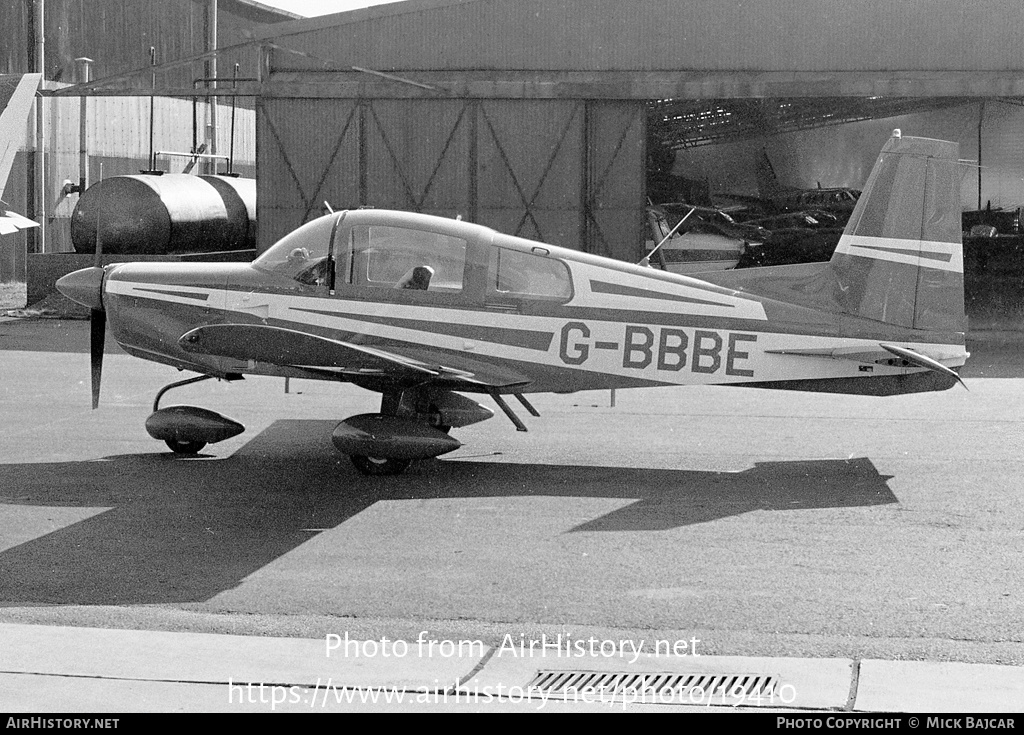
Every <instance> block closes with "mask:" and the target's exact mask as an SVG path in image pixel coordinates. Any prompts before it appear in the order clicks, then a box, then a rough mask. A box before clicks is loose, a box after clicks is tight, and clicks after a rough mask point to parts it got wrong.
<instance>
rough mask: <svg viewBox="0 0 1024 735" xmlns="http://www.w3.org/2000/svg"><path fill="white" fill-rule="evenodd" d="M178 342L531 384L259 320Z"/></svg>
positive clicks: (326, 364)
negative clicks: (261, 322) (264, 323)
mask: <svg viewBox="0 0 1024 735" xmlns="http://www.w3.org/2000/svg"><path fill="white" fill-rule="evenodd" d="M178 344H179V345H180V346H181V348H182V349H183V350H185V351H186V352H192V353H198V354H203V355H213V356H217V357H229V358H233V359H236V360H246V361H249V360H252V361H255V362H266V363H270V364H273V365H283V366H290V367H297V368H313V369H318V370H329V371H332V372H337V373H339V374H341V375H344V376H346V377H349V378H356V377H381V378H388V379H393V380H395V381H413V382H416V383H421V384H422V383H430V382H433V381H437V382H444V383H446V384H449V385H450V384H452V383H464V384H465V386H466V388H467V389H471V388H476V389H481V388H482V389H485V390H487V391H488V392H489V391H490V390H493V389H499V388H510V387H515V386H521V385H526V384H527V383H529V382H530V380H529V378H526V377H524V376H522V375H519V374H517V373H514V372H511V371H508V370H503V369H501V368H499V367H496V366H493V365H490V364H488V363H482V362H479V361H473V362H471V363H465V364H462V365H461V366H460V368H455V367H451V366H446V365H444V364H442V362H441V361H440V360H443V358H444V356H443V355H434V354H431V353H422V352H417V351H416V350H412V349H411V350H408V351H407V352H408V354H401V353H402V352H406V351H405V350H394V349H389V350H381V349H378V348H376V347H368V346H366V345H357V344H353V343H351V342H345V341H342V340H336V339H330V338H328V337H320V336H318V335H314V334H308V333H306V332H300V331H297V330H294V329H286V328H283V327H273V326H267V325H262V324H210V325H207V326H203V327H198V328H196V329H193V330H191V331H190V332H186V333H185V334H184V335H182V337H181V339H179V340H178ZM467 368H468V369H467ZM455 387H456V388H457V386H455Z"/></svg>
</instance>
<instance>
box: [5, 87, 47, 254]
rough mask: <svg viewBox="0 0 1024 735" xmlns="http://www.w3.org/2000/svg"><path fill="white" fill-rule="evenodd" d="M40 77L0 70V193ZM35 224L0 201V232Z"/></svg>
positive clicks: (22, 138) (16, 150)
mask: <svg viewBox="0 0 1024 735" xmlns="http://www.w3.org/2000/svg"><path fill="white" fill-rule="evenodd" d="M41 79H42V75H40V74H0V195H3V193H4V188H5V187H6V186H7V177H8V176H9V175H10V173H11V166H13V165H14V155H15V154H16V153H17V152H18V149H19V148H20V147H21V144H22V143H23V142H24V138H25V122H26V121H27V120H28V114H29V112H30V111H31V110H32V101H33V99H35V92H36V90H37V89H38V88H39V82H40V80H41ZM38 226H39V225H38V223H36V222H33V221H32V220H30V219H27V218H25V217H22V216H21V215H19V214H17V213H15V212H13V211H11V210H10V209H9V208H8V206H7V205H6V204H5V203H4V202H2V201H0V235H9V234H12V233H14V232H17V231H18V230H24V229H28V228H30V227H38Z"/></svg>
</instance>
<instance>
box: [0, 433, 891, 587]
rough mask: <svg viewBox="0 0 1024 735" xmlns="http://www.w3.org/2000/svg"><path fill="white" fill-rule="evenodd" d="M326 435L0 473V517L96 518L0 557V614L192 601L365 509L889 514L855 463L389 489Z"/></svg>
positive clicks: (490, 475) (876, 483) (410, 480)
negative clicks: (198, 453)
mask: <svg viewBox="0 0 1024 735" xmlns="http://www.w3.org/2000/svg"><path fill="white" fill-rule="evenodd" d="M334 423H335V422H325V421H295V420H291V421H278V422H276V423H275V424H273V425H272V426H271V427H269V428H268V429H267V430H266V431H264V432H262V433H261V434H259V435H258V436H256V437H255V438H254V439H253V440H252V441H250V442H248V443H247V444H246V445H245V446H244V447H242V448H241V449H240V450H239V451H237V452H235V453H234V454H233V455H232V456H230V457H227V458H224V459H219V460H209V459H207V460H203V459H190V460H181V459H178V458H176V457H174V456H173V455H171V454H169V453H164V454H139V455H123V456H117V457H108V458H106V459H104V460H100V461H86V462H70V463H51V464H46V463H42V464H36V463H33V464H14V465H0V488H3V492H2V493H0V495H2V497H0V503H2V504H7V505H23V506H44V507H45V506H52V507H65V508H68V507H70V508H96V509H102V508H109V510H104V511H102V512H98V513H96V514H94V515H92V516H90V517H88V518H86V519H84V520H80V521H78V522H75V523H71V524H70V525H67V526H65V527H63V528H60V529H58V530H56V531H52V532H50V533H46V534H45V535H40V536H38V537H36V538H34V539H32V540H30V541H27V542H25V543H22V544H20V545H17V546H14V547H12V548H10V549H7V550H6V551H3V552H0V606H12V605H25V604H71V605H128V604H147V603H183V602H200V601H204V600H208V599H210V598H212V597H214V596H215V595H217V594H218V593H220V592H222V591H225V590H228V589H231V588H233V587H235V586H237V585H238V584H239V583H240V582H241V581H242V580H243V579H244V578H245V577H246V576H248V575H250V574H252V573H254V572H256V571H258V570H259V569H260V568H262V567H264V566H265V565H267V564H269V563H271V562H273V561H274V560H275V559H277V558H278V557H280V556H283V555H284V554H287V553H288V552H289V551H291V550H293V549H295V548H296V547H298V546H299V545H301V544H302V543H304V542H306V541H307V540H309V539H310V538H312V537H313V536H315V535H316V534H317V533H319V532H320V531H319V530H318V529H330V528H334V527H336V526H338V525H339V524H341V523H344V522H345V521H346V520H347V519H349V518H352V517H353V516H355V515H357V514H358V513H360V512H361V511H363V510H365V509H366V508H368V507H369V506H371V505H372V504H373V503H375V502H376V501H378V500H402V499H410V500H411V499H416V500H423V499H431V498H439V499H452V498H478V497H511V496H538V497H541V496H549V497H550V496H559V497H588V498H635V499H636V502H634V503H632V504H630V505H627V506H625V507H623V508H620V509H618V510H615V511H613V512H611V513H609V514H607V515H604V516H602V517H600V518H596V519H594V520H592V521H589V522H587V523H584V524H582V525H579V526H576V527H574V528H569V527H567V528H566V529H565V531H566V532H594V531H656V530H666V529H672V528H678V527H684V526H688V525H692V524H699V523H705V522H708V521H713V520H716V519H720V518H726V517H729V516H734V515H739V514H742V513H747V512H750V511H755V510H768V511H791V510H800V509H815V508H836V507H867V506H876V505H884V504H889V503H895V502H897V500H896V497H895V496H894V495H893V493H892V491H891V490H890V489H889V487H888V485H887V481H888V479H890V478H888V477H886V476H884V475H881V474H879V472H878V471H877V469H876V468H875V467H874V465H873V464H872V463H871V461H870V460H869V459H864V458H861V459H853V460H849V461H846V460H816V461H804V462H764V463H758V464H757V466H756V467H755V468H753V469H750V470H747V471H744V472H736V473H721V472H702V471H692V470H662V469H658V470H653V469H636V468H616V467H579V466H556V465H523V464H509V463H498V462H478V461H474V462H466V461H438V460H433V461H431V462H428V463H424V464H423V465H421V466H419V467H418V468H416V467H414V468H413V470H412V471H411V472H410V473H409V474H406V475H404V476H401V477H388V478H366V477H362V476H360V475H359V474H357V473H356V472H355V470H354V469H353V468H352V466H351V465H350V463H349V462H348V460H347V458H345V457H344V456H342V455H340V454H339V453H338V452H337V451H336V450H335V449H334V448H333V446H331V444H330V440H329V437H330V432H331V429H332V428H333V426H334ZM2 541H3V539H0V542H2Z"/></svg>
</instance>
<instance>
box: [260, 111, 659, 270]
mask: <svg viewBox="0 0 1024 735" xmlns="http://www.w3.org/2000/svg"><path fill="white" fill-rule="evenodd" d="M256 128H257V142H256V145H257V151H258V157H259V179H258V182H257V208H258V209H257V212H258V214H257V217H258V219H259V222H260V246H259V247H260V249H261V250H263V249H266V248H267V247H269V246H270V245H271V244H273V243H274V242H275V241H276V240H277V239H278V238H280V237H281V236H283V235H284V234H286V233H288V232H290V231H291V230H292V229H294V228H295V227H297V226H298V225H300V224H302V223H303V222H306V221H308V220H310V219H312V218H314V217H316V216H319V215H320V214H322V213H323V212H324V202H325V201H326V202H328V203H329V204H330V205H331V207H332V208H334V209H344V208H354V207H359V206H373V207H379V208H390V209H403V210H409V211H416V212H425V213H429V214H437V215H443V216H449V217H454V216H457V215H462V216H463V217H465V218H466V219H468V220H470V221H472V222H477V223H479V224H483V225H487V226H490V227H494V228H495V229H497V230H500V231H501V232H505V233H509V234H515V235H519V236H521V237H527V238H531V239H536V240H541V241H544V242H548V243H551V244H553V245H561V246H564V247H571V248H575V249H582V250H586V251H588V252H593V253H598V254H601V255H608V256H612V257H617V258H622V259H626V260H639V258H640V257H641V252H640V251H641V247H642V241H641V237H642V232H641V231H642V228H643V222H644V201H643V191H644V175H645V171H644V160H645V157H644V145H645V139H646V116H645V111H644V106H643V105H642V104H641V103H638V102H633V101H588V100H580V99H562V100H499V99H345V98H342V99H333V98H323V99H302V98H274V97H269V96H265V97H261V98H260V99H259V101H258V103H257V125H256Z"/></svg>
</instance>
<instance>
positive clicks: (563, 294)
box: [253, 210, 573, 302]
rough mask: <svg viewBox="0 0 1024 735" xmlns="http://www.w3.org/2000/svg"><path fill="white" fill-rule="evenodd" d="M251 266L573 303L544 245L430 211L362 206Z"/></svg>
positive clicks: (303, 280)
mask: <svg viewBox="0 0 1024 735" xmlns="http://www.w3.org/2000/svg"><path fill="white" fill-rule="evenodd" d="M253 266H254V267H256V268H259V269H260V270H264V271H267V272H270V273H273V274H275V275H277V276H281V277H283V278H286V279H289V280H292V281H296V282H298V283H299V284H301V285H304V286H311V287H317V286H318V287H324V288H330V289H331V290H336V291H338V292H342V291H355V292H359V291H361V290H365V289H381V288H387V289H396V290H412V291H427V292H428V293H433V294H449V295H457V294H462V293H464V292H467V291H472V292H473V293H474V294H478V295H479V294H483V295H484V296H485V297H486V298H491V299H493V298H498V299H501V298H503V297H504V298H511V299H536V300H549V301H550V300H554V301H560V302H561V301H568V300H569V299H570V298H571V297H572V293H573V289H572V280H571V277H570V272H569V268H568V267H567V266H566V264H565V263H564V262H562V261H561V260H559V259H557V258H555V257H553V256H552V255H551V254H550V250H549V249H548V248H546V247H542V246H540V245H539V243H532V242H530V241H528V240H521V239H519V238H513V237H508V236H505V235H499V234H497V233H495V232H494V231H493V230H489V229H487V228H485V227H480V226H477V225H472V224H469V223H464V222H456V221H454V220H444V219H441V218H437V217H430V216H427V215H416V214H411V213H400V212H384V211H378V210H358V211H355V212H337V213H333V214H329V215H326V216H324V217H320V218H318V219H315V220H313V221H311V222H307V223H306V224H304V225H302V226H301V227H299V228H298V229H296V230H295V231H294V232H292V233H290V234H289V235H286V236H285V237H283V238H282V239H281V240H279V241H278V242H277V243H276V244H275V245H273V246H272V247H271V248H270V249H269V250H267V251H266V252H265V253H263V254H262V255H261V256H260V257H259V258H257V259H256V260H255V261H254V262H253Z"/></svg>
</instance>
